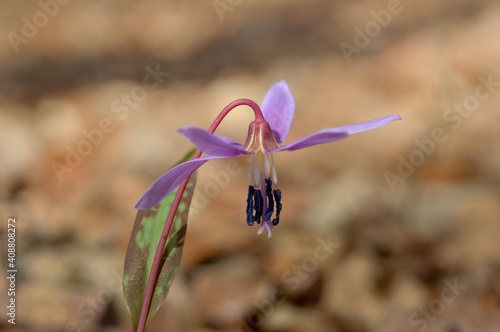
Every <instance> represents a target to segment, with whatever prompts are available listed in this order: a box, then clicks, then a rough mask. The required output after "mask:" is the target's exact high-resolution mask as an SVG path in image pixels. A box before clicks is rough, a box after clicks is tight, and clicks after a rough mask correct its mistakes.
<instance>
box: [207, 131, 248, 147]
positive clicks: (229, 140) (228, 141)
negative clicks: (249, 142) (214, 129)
mask: <svg viewBox="0 0 500 332" xmlns="http://www.w3.org/2000/svg"><path fill="white" fill-rule="evenodd" d="M212 135H214V136H215V137H218V138H220V139H221V140H223V141H225V142H226V143H229V144H231V145H233V146H239V147H241V145H242V144H241V143H239V142H236V141H235V140H232V139H230V138H229V137H226V136H222V135H217V134H212Z"/></svg>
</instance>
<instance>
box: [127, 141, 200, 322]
mask: <svg viewBox="0 0 500 332" xmlns="http://www.w3.org/2000/svg"><path fill="white" fill-rule="evenodd" d="M195 151H196V150H193V151H191V152H190V153H188V154H187V155H186V156H185V158H184V159H183V160H182V161H180V162H179V163H182V162H185V161H187V160H190V159H191V158H192V157H193V154H194V152H195ZM195 181H196V177H195V174H193V175H192V176H191V179H190V180H189V182H188V185H187V187H186V190H185V191H184V193H183V197H182V200H181V202H180V204H179V208H178V210H177V212H176V214H175V218H174V220H173V222H172V226H171V227H170V233H169V236H168V239H167V242H166V245H165V248H164V250H163V259H162V262H161V265H160V274H159V277H158V279H157V282H156V286H155V290H154V293H153V299H152V301H151V306H150V308H149V314H148V318H147V321H149V320H150V319H151V317H152V316H153V315H154V314H155V312H156V311H157V310H158V308H159V307H160V305H161V304H162V302H163V301H164V300H165V298H166V296H167V293H168V290H169V288H170V286H171V285H172V281H173V279H174V277H175V273H176V272H177V268H178V267H179V264H180V262H181V256H182V248H183V246H184V238H185V235H186V228H187V219H188V212H189V206H190V204H191V198H192V197H193V191H194V185H195ZM178 189H179V187H177V188H176V189H175V190H174V191H173V192H172V193H171V194H170V195H168V196H167V197H166V198H165V199H164V200H163V201H161V202H160V203H158V204H157V205H156V206H154V207H152V208H151V209H149V210H146V211H141V210H139V211H138V213H137V216H136V218H135V223H134V227H133V229H132V235H131V237H130V242H129V244H128V249H127V255H126V257H125V267H124V271H123V293H124V295H125V300H126V302H127V305H128V308H129V311H130V315H131V317H132V324H133V326H134V331H135V330H137V324H138V322H139V317H140V314H141V309H142V303H143V300H144V294H145V292H146V287H147V284H148V280H149V275H150V273H151V268H152V265H153V260H154V257H155V253H156V249H157V248H158V244H159V242H160V237H161V234H162V231H163V228H164V227H165V222H166V220H167V216H168V214H169V212H170V208H171V206H172V203H173V201H174V197H175V195H176V193H177V191H178Z"/></svg>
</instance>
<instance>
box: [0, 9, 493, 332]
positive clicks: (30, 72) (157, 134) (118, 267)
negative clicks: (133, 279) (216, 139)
mask: <svg viewBox="0 0 500 332" xmlns="http://www.w3.org/2000/svg"><path fill="white" fill-rule="evenodd" d="M499 15H500V5H499V4H498V2H497V1H493V0H481V1H465V0H459V1H450V0H439V1H431V0H425V1H424V0H419V1H410V0H401V1H396V0H387V1H386V0H383V1H378V0H377V1H326V0H315V1H284V0H282V1H273V2H269V1H263V0H258V1H243V0H241V1H237V0H231V1H230V0H216V1H212V0H211V1H204V2H201V1H200V2H195V1H176V0H170V1H159V0H158V1H155V0H148V1H112V0H108V1H78V0H73V1H70V0H59V1H56V0H42V1H40V2H38V1H30V2H25V1H23V2H20V1H13V0H9V1H7V0H4V1H2V2H1V3H0V26H1V31H2V38H1V39H0V156H1V157H0V165H1V167H0V210H1V211H2V214H1V216H2V220H1V228H0V229H1V239H2V240H1V252H2V256H1V257H2V270H1V271H0V280H1V281H0V286H1V289H2V291H1V292H0V301H1V303H2V308H4V309H2V311H5V312H2V313H1V316H0V317H2V319H1V321H0V329H1V330H3V331H131V327H130V322H129V317H128V313H127V309H126V307H125V304H124V300H123V296H122V294H121V290H120V288H121V287H120V278H121V273H122V269H123V261H124V256H125V251H126V246H127V242H128V239H129V236H130V232H131V228H132V224H133V221H134V217H135V213H136V211H135V210H134V209H133V204H134V203H135V201H136V200H137V199H138V198H139V197H140V195H141V194H142V193H143V191H144V190H145V189H146V188H147V187H148V186H149V185H150V184H151V183H152V181H153V180H154V179H155V178H156V177H158V176H159V175H161V174H162V173H163V172H164V171H166V170H167V169H168V168H169V167H170V166H171V165H172V164H173V163H174V162H176V161H177V160H178V159H179V158H181V157H182V156H183V154H184V153H185V152H186V151H187V150H188V149H189V148H190V147H191V145H190V143H189V142H188V141H186V140H184V139H183V138H182V137H180V135H179V134H178V133H176V131H175V130H176V128H178V127H182V126H186V125H196V126H200V127H204V128H207V127H208V126H209V125H210V124H211V122H212V120H213V119H214V118H215V116H216V115H217V114H218V112H219V111H220V110H221V109H222V108H223V107H224V106H226V105H227V104H228V103H229V102H231V101H232V100H234V99H237V98H250V99H253V100H255V101H256V102H258V103H260V102H261V101H262V98H263V97H264V95H265V93H266V91H267V89H268V88H269V87H270V86H271V84H272V83H274V82H276V81H278V80H281V79H285V80H286V81H287V82H288V84H289V85H290V88H291V90H292V92H293V94H294V96H295V101H296V106H297V107H296V113H295V119H294V124H293V125H292V129H291V132H290V135H289V137H288V141H292V140H294V139H298V138H300V137H302V136H304V135H307V134H310V133H312V132H314V131H316V130H319V129H322V128H325V127H335V126H341V125H346V124H350V123H355V122H361V121H366V120H369V119H373V118H377V117H381V116H385V115H389V114H398V115H401V116H402V117H403V121H398V122H395V123H392V124H390V125H388V126H385V127H383V128H379V129H377V130H374V131H371V132H367V133H360V134H357V135H354V136H351V137H349V138H347V139H345V140H342V141H339V142H336V143H332V144H329V145H323V146H319V147H315V148H311V149H308V150H303V151H298V152H294V153H280V154H277V155H275V162H276V164H277V168H278V170H277V171H278V178H279V181H280V188H281V190H282V193H283V205H284V208H283V212H282V218H281V223H280V225H279V226H278V227H277V228H276V230H275V233H274V236H273V238H272V239H267V237H266V236H265V235H261V236H258V235H257V234H256V231H257V227H255V226H254V227H252V228H250V227H248V226H247V225H246V223H245V215H244V212H245V199H246V191H247V185H248V180H247V165H248V163H247V161H246V160H245V159H241V160H236V163H237V164H234V163H232V164H231V163H230V162H228V161H214V162H211V163H209V164H207V165H206V166H204V167H203V168H202V169H201V170H200V171H199V172H198V179H199V181H198V184H197V192H196V195H195V197H194V203H193V207H194V209H193V211H192V213H191V216H190V222H189V227H188V234H187V239H186V245H185V249H184V257H183V261H182V264H181V268H180V270H179V272H178V275H177V278H176V279H175V282H174V284H173V287H172V288H171V291H170V294H169V296H168V297H167V300H166V302H165V303H164V305H163V306H162V307H161V309H160V310H159V312H158V314H157V315H156V317H155V318H154V319H153V321H152V323H151V325H150V328H149V331H171V332H174V331H193V332H209V331H266V332H267V331H273V332H285V331H286V332H292V331H293V332H299V331H300V332H302V331H308V332H315V331H328V332H330V331H331V332H337V331H339V332H365V331H380V332H392V331H397V332H404V331H407V332H410V331H419V332H423V331H428V332H434V331H442V332H469V331H471V332H475V331H484V332H488V331H500V311H499V301H500V250H499V249H500V246H499V244H498V243H499V242H498V239H499V238H500V224H499V222H500V204H499V202H500V186H499V185H500V148H499V147H498V142H499V137H500V134H499V130H498V123H499V120H500V112H499V107H500V91H499V90H500V89H499V88H500V43H499V41H498V37H497V35H498V31H500V20H499ZM151 73H155V74H151ZM148 75H150V76H148ZM148 77H149V78H148ZM251 120H252V113H251V111H250V110H249V109H246V108H244V107H242V108H239V109H237V110H235V111H234V112H232V113H231V114H230V116H229V117H228V118H227V119H226V120H224V122H223V124H222V126H221V127H220V128H219V129H218V131H217V132H218V133H219V134H224V135H227V136H229V137H231V138H233V139H235V140H238V141H240V142H242V141H243V140H244V139H245V137H246V131H247V126H248V123H249V121H251ZM228 167H229V168H228ZM228 169H231V170H232V171H231V172H229V171H228ZM234 170H236V171H234ZM228 174H229V175H228ZM9 217H15V218H16V221H17V222H16V227H17V228H16V231H17V233H16V235H17V242H16V243H17V256H16V258H17V260H16V265H17V269H18V273H17V278H16V301H17V302H16V303H17V317H16V318H17V319H16V325H15V326H14V325H12V324H9V323H8V322H7V318H8V317H7V316H6V312H7V311H6V309H5V308H6V307H5V306H4V305H6V303H7V301H8V300H9V297H8V295H7V291H6V289H7V288H8V283H7V279H6V274H7V272H6V271H7V241H6V239H7V234H6V232H7V231H6V230H7V220H8V218H9Z"/></svg>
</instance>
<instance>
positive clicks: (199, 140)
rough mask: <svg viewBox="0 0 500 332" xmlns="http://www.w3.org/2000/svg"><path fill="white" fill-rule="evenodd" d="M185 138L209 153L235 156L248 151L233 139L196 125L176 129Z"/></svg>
mask: <svg viewBox="0 0 500 332" xmlns="http://www.w3.org/2000/svg"><path fill="white" fill-rule="evenodd" d="M177 131H178V132H179V133H181V134H182V136H184V137H185V138H187V139H188V140H190V141H191V142H193V144H194V145H195V146H196V147H197V148H198V149H200V150H201V151H203V152H205V153H207V154H210V155H222V156H228V157H231V156H232V157H236V156H240V155H242V154H248V153H249V152H248V151H246V150H245V149H242V148H241V147H239V146H237V145H235V144H234V143H236V142H234V141H233V140H231V139H229V138H227V137H224V138H223V136H220V135H214V134H210V133H209V132H208V131H206V130H204V129H201V128H198V127H184V128H180V129H178V130H177Z"/></svg>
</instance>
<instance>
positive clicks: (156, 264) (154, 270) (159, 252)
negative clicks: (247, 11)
mask: <svg viewBox="0 0 500 332" xmlns="http://www.w3.org/2000/svg"><path fill="white" fill-rule="evenodd" d="M242 105H246V106H250V107H251V108H252V109H253V111H254V113H255V121H265V120H264V116H263V115H262V111H261V110H260V107H259V105H257V104H256V103H255V102H254V101H252V100H250V99H237V100H235V101H233V102H231V103H229V104H228V105H227V106H226V107H224V109H223V110H222V111H221V112H220V113H219V115H218V116H217V117H216V118H215V120H214V122H213V123H212V125H211V126H210V127H209V128H208V132H209V133H212V134H213V133H214V132H215V129H217V127H218V126H219V124H220V123H221V122H222V120H223V119H224V118H225V117H226V115H227V114H228V113H229V112H230V111H231V110H232V109H234V108H235V107H237V106H242ZM202 153H203V151H201V150H200V149H197V150H196V152H195V154H194V155H193V158H192V159H193V160H194V159H198V158H200V156H201V154H202ZM190 178H191V175H190V176H188V177H187V178H186V179H185V180H184V181H182V183H181V184H180V185H179V189H178V190H177V193H176V194H175V198H174V201H173V202H172V205H171V206H170V211H169V213H168V217H167V221H166V222H165V227H163V231H162V233H161V237H160V242H159V243H158V247H157V248H156V253H155V258H154V260H153V265H152V267H151V272H150V274H149V279H148V285H147V286H146V292H145V294H144V301H143V302H142V308H141V315H140V317H139V322H138V324H137V332H144V331H145V329H146V321H147V317H148V314H149V307H150V306H151V301H152V300H153V293H154V289H155V287H156V282H157V280H158V275H159V272H160V263H161V258H162V256H163V250H164V249H165V244H166V243H167V239H168V235H169V233H170V228H171V227H172V222H173V220H174V217H175V214H176V213H177V209H178V207H179V204H180V202H181V199H182V195H183V193H184V191H185V190H186V186H187V184H188V182H189V179H190Z"/></svg>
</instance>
